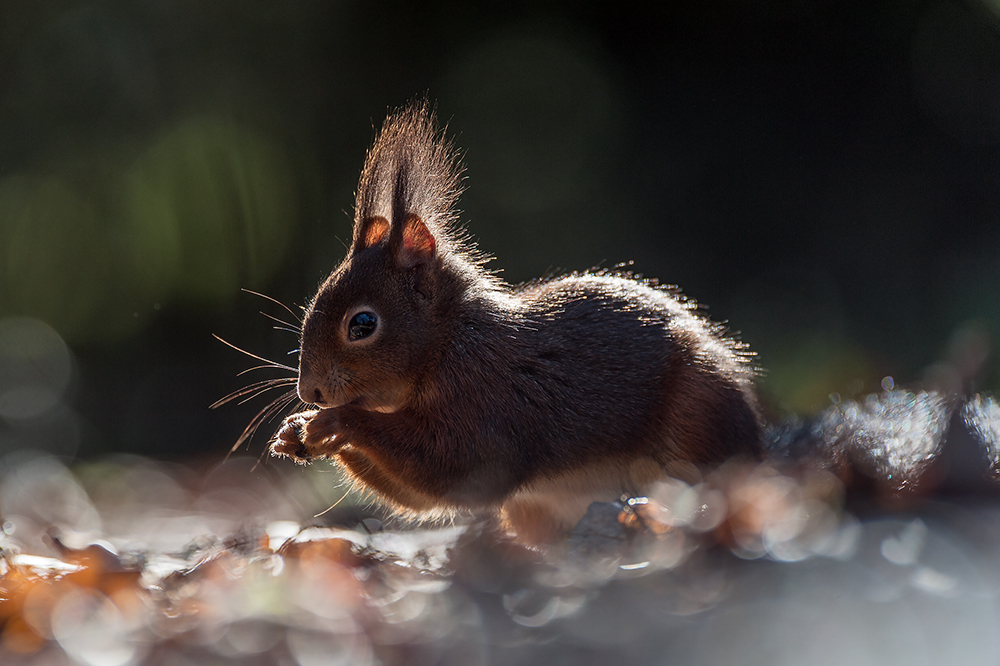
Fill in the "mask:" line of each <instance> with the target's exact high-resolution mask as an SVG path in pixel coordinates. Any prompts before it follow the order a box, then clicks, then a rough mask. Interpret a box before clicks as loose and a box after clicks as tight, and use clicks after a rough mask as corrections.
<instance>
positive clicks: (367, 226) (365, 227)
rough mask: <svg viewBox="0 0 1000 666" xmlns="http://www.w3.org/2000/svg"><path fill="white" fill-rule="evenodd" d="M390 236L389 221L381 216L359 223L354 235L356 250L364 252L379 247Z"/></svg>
mask: <svg viewBox="0 0 1000 666" xmlns="http://www.w3.org/2000/svg"><path fill="white" fill-rule="evenodd" d="M388 235H389V220H387V219H385V218H384V217H382V216H381V215H376V216H375V217H368V218H365V219H363V220H361V222H359V223H358V228H357V230H356V231H355V233H354V250H355V251H357V250H364V249H367V248H369V247H371V246H372V245H378V244H379V243H381V242H382V241H384V240H385V237H386V236H388Z"/></svg>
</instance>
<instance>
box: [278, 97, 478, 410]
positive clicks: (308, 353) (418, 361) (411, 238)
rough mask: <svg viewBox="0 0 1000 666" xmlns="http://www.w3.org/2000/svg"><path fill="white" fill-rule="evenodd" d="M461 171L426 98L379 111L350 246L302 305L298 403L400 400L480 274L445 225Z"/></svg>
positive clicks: (389, 406)
mask: <svg viewBox="0 0 1000 666" xmlns="http://www.w3.org/2000/svg"><path fill="white" fill-rule="evenodd" d="M460 176H461V170H460V168H459V167H458V161H457V156H456V153H455V151H454V150H453V148H452V147H451V145H450V144H448V143H446V142H445V141H443V140H441V139H440V138H439V135H438V132H437V130H436V129H435V123H434V116H433V114H432V113H431V112H430V111H429V110H428V108H427V103H426V102H423V103H417V104H413V105H411V106H409V107H407V108H405V109H403V110H402V111H399V112H397V113H396V114H393V115H392V116H390V117H389V119H388V120H386V122H385V125H384V126H383V128H382V130H381V132H380V133H379V136H378V139H377V140H376V141H375V144H374V145H373V147H372V149H371V150H370V151H369V153H368V157H367V159H366V161H365V167H364V170H363V171H362V174H361V181H360V183H359V185H358V192H357V199H356V202H355V216H354V238H353V242H352V244H351V248H350V250H349V251H348V254H347V257H346V258H345V259H344V261H343V262H342V263H341V264H340V266H338V267H337V268H336V269H334V271H333V272H332V273H331V274H330V276H329V277H328V278H327V279H326V280H325V281H324V283H323V284H322V285H321V286H320V288H319V291H318V292H317V294H316V296H315V297H314V299H313V301H312V303H311V304H310V305H309V307H308V308H307V310H306V316H305V319H304V321H303V326H302V340H301V345H300V360H299V380H298V393H299V397H300V398H301V399H302V400H303V402H306V403H312V404H316V405H318V406H320V407H321V408H330V407H339V406H341V405H345V404H349V403H350V404H355V405H358V406H361V407H362V408H365V409H371V410H378V411H384V412H392V411H396V410H397V409H399V408H400V407H401V406H402V405H403V404H405V402H406V401H407V400H408V399H409V397H410V394H411V391H412V388H413V386H414V385H415V383H416V381H417V379H418V378H419V376H420V374H421V373H422V372H423V371H424V370H425V369H426V368H427V366H428V363H430V362H432V358H433V355H434V351H435V349H437V348H439V344H440V337H441V335H442V334H443V333H444V331H445V330H446V328H447V320H448V318H449V307H450V305H449V304H452V305H453V304H454V302H455V301H456V299H461V298H462V295H463V292H464V291H466V290H467V288H468V287H469V286H470V285H474V284H475V283H476V282H477V281H482V280H488V279H489V276H487V274H486V273H485V272H483V271H482V269H481V268H480V267H479V263H481V260H479V259H478V258H477V257H476V256H475V255H474V254H473V253H472V252H471V251H470V250H469V248H467V247H466V245H465V239H464V237H462V236H461V235H460V234H458V233H456V232H455V231H454V230H453V228H452V227H453V225H454V223H455V222H456V219H457V215H456V213H455V212H454V210H453V205H454V203H455V201H456V199H457V198H458V195H459V193H460ZM452 318H453V313H452Z"/></svg>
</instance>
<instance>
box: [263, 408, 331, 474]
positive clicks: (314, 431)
mask: <svg viewBox="0 0 1000 666" xmlns="http://www.w3.org/2000/svg"><path fill="white" fill-rule="evenodd" d="M339 427H340V419H339V418H338V417H337V412H336V410H334V409H320V410H311V411H307V412H298V413H297V414H292V415H291V416H289V417H287V418H285V420H284V422H282V424H281V427H280V428H278V432H276V433H275V434H274V438H273V439H272V440H271V455H274V456H279V457H280V456H286V457H288V458H291V459H292V460H294V461H295V462H297V463H301V464H308V463H310V462H312V461H313V460H315V459H317V458H324V457H327V456H331V455H333V454H334V453H336V452H337V450H338V449H339V448H340V443H339V442H338V443H336V444H335V443H334V442H335V440H336V439H337V430H338V429H339Z"/></svg>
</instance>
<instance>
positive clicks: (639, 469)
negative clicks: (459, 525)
mask: <svg viewBox="0 0 1000 666" xmlns="http://www.w3.org/2000/svg"><path fill="white" fill-rule="evenodd" d="M668 476H670V471H669V470H668V469H666V468H664V466H663V465H662V464H660V463H659V462H657V461H656V460H654V459H652V458H649V457H639V458H635V459H634V460H631V461H627V462H625V463H618V462H611V461H602V462H601V463H600V464H594V465H589V466H587V467H583V468H579V469H575V470H570V471H568V472H564V473H562V474H560V475H558V476H555V477H551V478H546V479H540V480H536V481H533V482H532V483H530V484H529V485H528V486H526V487H525V488H523V489H521V490H519V491H517V492H516V493H514V494H513V495H512V496H511V497H510V498H508V499H507V500H506V501H505V502H504V503H503V504H502V505H501V507H500V511H499V517H500V525H501V527H502V528H503V529H505V530H506V531H507V532H509V533H511V534H513V535H514V536H515V538H516V540H517V541H519V542H521V543H524V544H526V545H531V546H543V545H546V544H552V543H554V542H556V541H558V540H559V539H561V538H563V537H566V536H568V535H569V533H570V532H571V531H572V530H573V528H574V527H575V526H576V524H577V523H579V522H580V520H581V519H582V518H583V517H584V515H586V513H587V509H588V508H589V507H590V505H591V504H593V503H594V502H613V501H616V500H620V499H622V498H623V497H624V496H635V495H639V494H642V493H643V492H645V491H647V490H648V489H649V488H650V487H651V486H653V485H654V484H655V483H656V482H657V481H661V480H663V479H665V478H667V477H668Z"/></svg>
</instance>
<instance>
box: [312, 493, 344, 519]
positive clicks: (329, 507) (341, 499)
mask: <svg viewBox="0 0 1000 666" xmlns="http://www.w3.org/2000/svg"><path fill="white" fill-rule="evenodd" d="M350 494H351V489H350V488H348V489H347V491H346V492H345V493H344V494H343V496H342V497H341V498H340V499H339V500H337V501H336V502H334V503H333V504H331V505H330V506H328V507H327V508H325V509H323V510H322V511H320V512H319V513H317V514H316V515H315V516H313V518H319V517H320V516H322V515H323V514H325V513H329V512H330V511H333V510H334V509H335V508H336V507H337V505H338V504H340V503H341V502H343V501H344V500H345V499H347V496H348V495H350Z"/></svg>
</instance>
